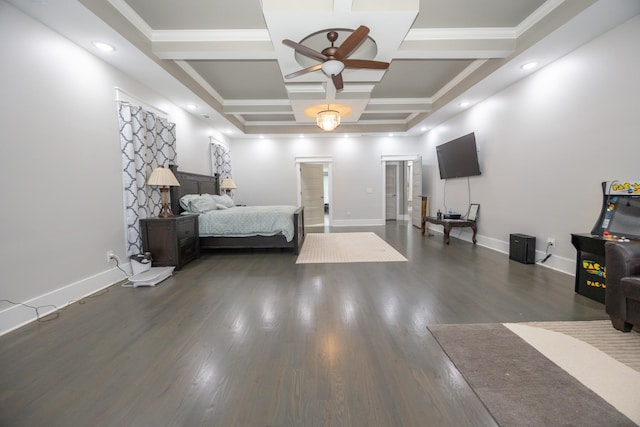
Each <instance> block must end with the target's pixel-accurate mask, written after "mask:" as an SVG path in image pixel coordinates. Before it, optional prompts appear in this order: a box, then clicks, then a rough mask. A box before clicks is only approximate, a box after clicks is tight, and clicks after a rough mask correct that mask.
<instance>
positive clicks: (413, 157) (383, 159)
mask: <svg viewBox="0 0 640 427" xmlns="http://www.w3.org/2000/svg"><path fill="white" fill-rule="evenodd" d="M421 158H422V156H420V154H409V155H402V154H398V155H382V156H380V165H381V167H382V200H381V203H380V205H381V218H382V219H383V223H384V219H385V218H386V209H385V207H386V200H387V190H386V187H385V185H386V182H387V168H386V166H387V162H389V163H392V162H395V163H398V162H406V161H413V162H415V161H417V160H418V159H421ZM405 179H407V178H406V177H405ZM403 184H404V183H403ZM414 196H415V195H414ZM405 197H406V196H405ZM399 204H400V202H398V203H397V205H398V206H399Z"/></svg>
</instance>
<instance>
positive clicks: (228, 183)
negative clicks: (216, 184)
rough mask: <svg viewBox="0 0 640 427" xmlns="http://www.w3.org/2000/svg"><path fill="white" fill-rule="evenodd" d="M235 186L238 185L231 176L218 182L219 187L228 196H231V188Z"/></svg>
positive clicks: (233, 188)
mask: <svg viewBox="0 0 640 427" xmlns="http://www.w3.org/2000/svg"><path fill="white" fill-rule="evenodd" d="M236 188H238V187H236V183H235V182H233V180H232V179H231V178H225V179H223V180H222V182H221V183H220V189H221V190H224V191H225V192H226V193H227V195H228V196H231V190H235V189H236Z"/></svg>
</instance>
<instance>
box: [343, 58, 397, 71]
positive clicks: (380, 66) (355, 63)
mask: <svg viewBox="0 0 640 427" xmlns="http://www.w3.org/2000/svg"><path fill="white" fill-rule="evenodd" d="M342 63H343V64H344V68H369V69H373V70H386V69H387V68H389V63H388V62H382V61H369V60H367V59H345V60H344V61H342Z"/></svg>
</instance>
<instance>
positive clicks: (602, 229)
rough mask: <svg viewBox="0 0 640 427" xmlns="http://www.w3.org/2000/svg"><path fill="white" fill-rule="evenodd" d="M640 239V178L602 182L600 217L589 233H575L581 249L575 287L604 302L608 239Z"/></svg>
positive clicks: (581, 293)
mask: <svg viewBox="0 0 640 427" xmlns="http://www.w3.org/2000/svg"><path fill="white" fill-rule="evenodd" d="M612 240H615V241H621V242H624V241H630V240H640V181H632V182H619V181H606V182H603V183H602V209H601V211H600V217H599V218H598V221H597V222H596V224H595V225H594V226H593V229H592V230H591V233H589V234H586V233H585V234H572V235H571V243H572V244H573V246H575V248H576V249H577V251H578V254H577V260H576V283H575V291H576V292H577V293H579V294H580V295H584V296H586V297H588V298H591V299H593V300H596V301H599V302H601V303H604V294H605V291H604V289H605V278H606V274H607V271H606V266H605V259H604V244H605V243H606V242H607V241H612Z"/></svg>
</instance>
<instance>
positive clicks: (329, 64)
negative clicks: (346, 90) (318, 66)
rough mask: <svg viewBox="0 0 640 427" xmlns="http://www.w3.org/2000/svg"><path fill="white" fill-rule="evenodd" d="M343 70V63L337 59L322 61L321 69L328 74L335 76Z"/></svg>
mask: <svg viewBox="0 0 640 427" xmlns="http://www.w3.org/2000/svg"><path fill="white" fill-rule="evenodd" d="M342 70H344V63H342V61H338V60H337V59H330V60H328V61H325V62H323V63H322V71H324V72H325V73H326V74H327V75H329V76H337V75H338V74H340V73H341V72H342Z"/></svg>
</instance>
